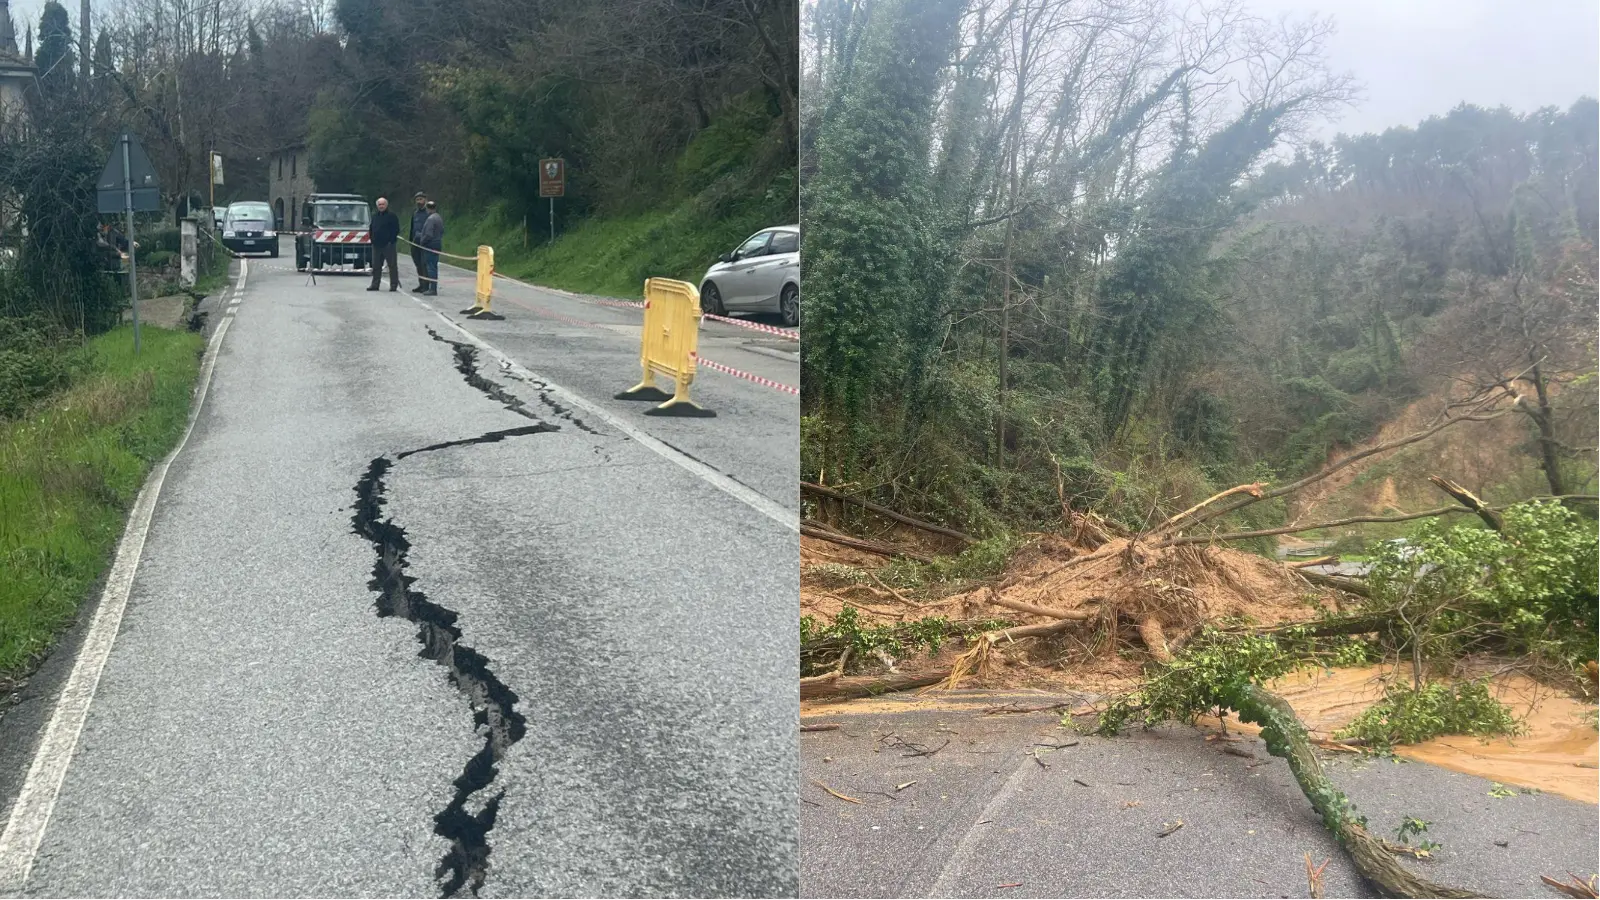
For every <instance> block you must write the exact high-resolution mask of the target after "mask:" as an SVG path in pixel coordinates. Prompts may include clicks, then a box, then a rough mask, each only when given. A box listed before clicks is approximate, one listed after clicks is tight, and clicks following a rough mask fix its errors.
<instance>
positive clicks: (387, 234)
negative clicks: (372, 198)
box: [367, 197, 400, 291]
mask: <svg viewBox="0 0 1600 900" xmlns="http://www.w3.org/2000/svg"><path fill="white" fill-rule="evenodd" d="M370 235H371V237H372V284H371V285H370V286H369V287H368V288H367V290H369V291H375V290H377V289H378V284H379V282H381V281H383V264H384V263H388V264H389V290H391V291H398V290H400V264H399V263H398V262H396V261H395V243H396V242H397V241H399V240H400V219H399V218H398V217H396V216H395V214H394V213H392V212H390V211H389V200H388V198H386V197H379V198H378V212H377V213H376V214H374V215H373V217H372V226H371V231H370Z"/></svg>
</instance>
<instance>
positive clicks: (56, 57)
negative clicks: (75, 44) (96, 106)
mask: <svg viewBox="0 0 1600 900" xmlns="http://www.w3.org/2000/svg"><path fill="white" fill-rule="evenodd" d="M34 66H35V68H36V69H37V70H38V72H39V83H40V85H41V86H42V87H43V88H44V90H45V91H46V93H47V94H50V95H52V96H54V95H55V94H57V93H58V92H60V91H63V90H66V89H69V88H71V87H72V85H73V82H74V80H75V79H76V78H77V75H78V73H77V64H76V61H75V59H74V57H73V53H72V25H71V24H70V22H69V20H68V18H67V11H66V9H65V8H64V7H63V6H62V5H61V4H60V3H58V2H56V0H49V2H47V3H45V5H44V10H43V12H42V13H41V14H40V16H39V50H38V52H37V53H36V54H35V55H34Z"/></svg>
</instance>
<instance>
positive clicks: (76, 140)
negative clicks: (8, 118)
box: [0, 105, 124, 334]
mask: <svg viewBox="0 0 1600 900" xmlns="http://www.w3.org/2000/svg"><path fill="white" fill-rule="evenodd" d="M80 113H81V111H80V110H78V109H77V108H75V107H72V106H70V105H68V106H66V107H65V108H64V109H62V110H59V111H56V113H55V114H54V115H51V116H46V117H43V118H41V120H40V121H39V122H38V124H37V127H35V128H34V129H32V130H31V131H30V132H28V133H27V135H26V136H25V137H16V136H8V137H6V138H5V139H4V140H0V190H5V191H6V192H7V193H8V194H10V195H11V196H13V197H18V198H20V206H21V210H20V211H21V215H22V219H23V220H24V221H26V222H27V223H28V227H27V230H26V232H25V233H24V234H23V235H22V237H21V241H20V245H19V246H18V254H17V260H16V268H15V278H14V279H9V278H8V284H6V285H5V286H4V289H3V291H0V293H3V296H0V301H3V302H4V304H5V306H4V308H0V315H7V316H30V315H36V316H42V317H44V318H45V319H47V320H48V321H49V322H50V323H51V324H52V325H53V326H55V327H58V328H62V329H68V330H77V331H83V332H86V333H88V334H97V333H99V332H102V331H105V330H106V329H109V328H111V327H113V326H114V325H115V324H116V323H117V321H118V319H119V317H120V314H121V311H122V307H123V303H124V301H123V297H122V293H121V291H120V290H119V289H118V286H117V284H116V282H115V280H114V279H113V278H112V277H111V276H109V275H107V274H106V273H105V271H104V270H103V267H104V266H105V265H106V255H105V253H104V251H102V249H101V248H100V247H99V245H98V243H97V229H98V218H97V215H96V213H95V209H96V203H95V182H96V180H97V179H98V178H99V176H100V170H101V168H102V167H103V166H104V163H105V159H104V154H105V150H104V149H103V148H101V147H97V146H95V145H94V144H92V143H91V142H89V141H85V140H84V133H85V131H86V125H85V124H84V122H83V121H81V118H80Z"/></svg>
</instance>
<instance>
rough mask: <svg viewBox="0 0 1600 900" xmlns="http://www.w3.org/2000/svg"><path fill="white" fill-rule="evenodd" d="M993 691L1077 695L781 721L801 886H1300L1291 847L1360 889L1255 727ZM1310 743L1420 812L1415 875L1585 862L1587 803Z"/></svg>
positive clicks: (908, 701)
mask: <svg viewBox="0 0 1600 900" xmlns="http://www.w3.org/2000/svg"><path fill="white" fill-rule="evenodd" d="M1013 702H1015V703H1016V704H1017V705H1018V706H1019V707H1038V706H1044V705H1047V704H1049V703H1053V702H1070V703H1072V704H1073V705H1076V704H1077V702H1078V698H1074V697H1070V696H1061V697H1054V696H1041V695H1039V694H1037V693H1031V692H1022V693H1018V694H1016V695H1006V694H1001V693H995V692H983V691H972V692H960V693H958V694H956V695H955V696H954V697H953V698H952V699H950V700H948V701H943V702H936V703H929V702H928V701H924V700H919V699H918V698H915V697H911V696H905V695H901V696H898V697H884V698H880V699H878V700H875V701H867V702H866V703H856V704H842V705H837V706H827V705H823V704H817V705H815V706H814V707H812V708H809V709H808V710H807V711H806V719H805V721H806V722H807V723H813V722H830V723H838V724H839V725H841V726H842V727H841V728H839V729H838V730H836V731H821V732H811V733H806V734H803V735H801V736H800V739H801V760H802V763H801V776H802V778H803V779H804V784H803V787H802V790H801V794H800V796H801V807H800V810H801V812H800V822H801V829H802V831H803V833H804V834H805V840H804V841H803V842H802V844H801V884H800V890H801V896H804V897H1304V896H1307V884H1306V871H1305V856H1304V854H1307V853H1309V854H1311V856H1312V857H1313V859H1314V860H1315V861H1316V862H1317V863H1321V862H1322V861H1323V860H1329V863H1328V867H1327V869H1326V870H1325V871H1324V873H1323V887H1324V890H1325V892H1326V896H1329V897H1373V896H1378V895H1377V894H1374V893H1371V892H1370V891H1371V890H1372V889H1371V888H1370V887H1369V886H1368V885H1366V884H1365V883H1364V882H1363V881H1362V880H1361V878H1360V877H1359V876H1358V874H1357V873H1356V871H1355V869H1354V866H1353V865H1352V864H1351V863H1350V860H1349V857H1348V856H1347V855H1346V854H1345V853H1344V852H1343V851H1342V850H1341V849H1340V848H1339V846H1338V844H1337V843H1336V842H1335V841H1334V839H1333V838H1332V836H1330V835H1329V834H1328V832H1327V831H1326V829H1324V828H1323V827H1322V824H1321V821H1320V820H1319V819H1318V818H1317V816H1316V814H1315V812H1313V811H1312V809H1311V804H1310V803H1309V802H1308V801H1307V800H1306V799H1305V796H1304V795H1303V794H1301V793H1300V789H1299V788H1298V787H1297V786H1296V785H1295V783H1294V779H1293V776H1292V775H1291V774H1290V772H1289V768H1288V765H1287V764H1286V763H1285V762H1284V761H1283V760H1280V759H1276V758H1273V757H1271V756H1269V755H1268V754H1267V752H1266V748H1265V746H1264V745H1263V744H1262V742H1261V741H1260V740H1259V739H1257V738H1253V737H1247V738H1244V739H1243V740H1241V741H1239V742H1237V743H1234V744H1233V745H1232V746H1233V747H1234V748H1235V749H1238V750H1243V751H1245V752H1247V753H1249V754H1251V756H1248V757H1247V756H1241V755H1233V754H1230V753H1224V752H1222V751H1221V745H1220V744H1218V743H1215V742H1207V741H1206V740H1205V739H1204V738H1205V735H1204V734H1203V733H1202V732H1200V731H1198V730H1196V729H1192V728H1187V727H1180V726H1170V727H1162V728H1158V729H1155V730H1152V731H1148V732H1146V731H1139V730H1137V729H1136V730H1134V731H1133V732H1131V733H1129V734H1127V735H1124V736H1122V737H1117V738H1097V737H1092V736H1086V735H1080V734H1076V733H1074V732H1072V731H1068V730H1066V729H1063V728H1062V727H1061V726H1060V724H1059V722H1058V720H1057V716H1058V715H1059V714H1058V713H1050V712H1041V713H1033V714H1028V715H1003V716H995V715H985V714H984V713H983V710H984V709H985V708H989V707H996V706H1002V705H1005V704H1008V703H1013ZM947 741H948V744H946V743H945V742H947ZM900 742H905V743H907V744H910V745H914V746H915V747H921V748H926V749H928V750H933V751H935V752H934V753H933V754H932V755H931V756H917V755H910V754H912V753H913V752H914V751H912V750H908V749H906V748H905V747H904V746H902V745H901V744H900ZM1067 744H1070V745H1071V746H1062V745H1067ZM941 745H943V749H939V748H940V747H941ZM1035 751H1037V752H1038V757H1039V758H1038V759H1037V760H1035V758H1034V753H1035ZM1330 757H1331V758H1330ZM1330 757H1324V759H1325V761H1326V764H1327V767H1328V773H1329V776H1330V777H1331V778H1332V779H1333V781H1334V783H1335V784H1336V785H1337V786H1338V787H1339V788H1340V789H1341V790H1343V791H1344V792H1345V793H1346V794H1347V795H1348V796H1349V797H1350V799H1351V801H1352V802H1354V803H1355V805H1356V807H1357V812H1358V814H1361V815H1365V816H1367V817H1368V820H1369V821H1370V822H1371V824H1372V828H1373V830H1374V831H1376V832H1379V833H1382V834H1385V835H1389V836H1392V835H1393V834H1394V830H1395V828H1396V827H1398V825H1399V823H1400V821H1401V819H1402V817H1405V816H1414V817H1417V818H1421V819H1424V820H1426V821H1429V822H1431V823H1433V824H1432V826H1431V827H1430V829H1429V831H1428V833H1427V835H1426V837H1427V838H1428V839H1430V840H1434V841H1437V842H1439V843H1441V844H1443V849H1442V850H1440V851H1439V852H1438V854H1437V856H1436V858H1435V859H1433V860H1431V861H1428V862H1424V863H1416V864H1413V867H1414V868H1415V869H1416V870H1417V871H1418V872H1419V873H1421V874H1423V875H1425V876H1426V877H1428V878H1430V879H1432V880H1434V881H1438V882H1442V883H1444V884H1448V885H1452V886H1455V887H1464V888H1467V889H1471V890H1477V891H1480V892H1482V893H1485V894H1487V895H1488V896H1494V897H1545V896H1556V895H1555V894H1553V893H1552V892H1551V891H1550V890H1549V889H1548V888H1546V887H1545V886H1544V885H1543V884H1541V883H1540V881H1539V876H1540V875H1542V874H1543V875H1552V876H1557V877H1560V878H1562V879H1565V878H1566V877H1567V873H1568V872H1569V871H1571V872H1576V873H1578V874H1579V875H1581V876H1583V877H1585V878H1587V877H1589V876H1590V875H1591V874H1593V873H1594V872H1595V871H1597V869H1600V862H1597V859H1596V857H1597V855H1600V851H1597V850H1596V847H1597V846H1600V827H1597V820H1596V815H1595V807H1594V805H1592V804H1588V803H1579V802H1576V801H1573V800H1567V799H1565V798H1562V797H1557V796H1555V795H1551V794H1522V793H1519V794H1516V795H1514V796H1511V797H1494V796H1491V795H1490V793H1489V791H1490V789H1491V785H1492V783H1491V782H1489V781H1486V780H1484V779H1481V778H1476V777H1474V776H1471V775H1463V774H1460V773H1457V772H1452V771H1449V770H1446V769H1441V768H1437V767H1435V766H1431V765H1427V764H1425V763H1418V762H1396V761H1394V760H1385V759H1373V758H1366V759H1361V758H1351V757H1349V756H1345V755H1342V754H1341V755H1330ZM824 786H826V787H827V788H831V789H832V790H834V791H837V792H839V793H841V794H844V795H846V796H849V797H853V798H855V799H857V800H860V801H862V802H860V803H850V802H848V801H844V800H840V799H838V798H837V797H835V796H833V795H831V794H829V793H828V792H827V791H826V790H825V789H824ZM1180 821H1181V822H1182V823H1183V824H1182V827H1181V828H1178V829H1177V830H1172V831H1170V833H1168V834H1167V836H1165V837H1161V836H1160V835H1161V834H1162V832H1166V831H1169V829H1172V828H1173V826H1174V825H1175V824H1176V823H1178V822H1180Z"/></svg>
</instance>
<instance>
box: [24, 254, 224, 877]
mask: <svg viewBox="0 0 1600 900" xmlns="http://www.w3.org/2000/svg"><path fill="white" fill-rule="evenodd" d="M249 274H250V270H249V263H248V262H246V261H245V260H242V259H241V260H240V261H239V281H238V284H237V285H236V287H235V293H234V296H235V297H239V296H241V295H242V294H243V292H244V285H245V280H246V279H247V278H248V277H249ZM230 321H232V317H231V316H224V317H223V319H222V322H221V323H220V324H219V325H218V326H217V330H216V332H215V333H214V334H212V336H211V342H210V345H209V346H207V347H206V356H205V361H204V362H203V363H202V364H201V366H200V380H199V384H198V386H197V388H196V393H195V400H194V405H193V407H192V408H191V409H190V410H189V424H188V427H186V428H185V429H184V432H183V437H182V438H181V439H179V441H178V446H176V447H174V448H173V449H172V452H171V453H169V454H167V457H166V459H163V460H162V461H161V462H160V464H158V465H157V466H156V467H155V469H154V470H153V471H151V473H150V478H149V479H148V480H147V481H146V482H145V485H144V488H143V489H142V490H140V491H139V497H138V499H137V500H135V501H134V504H133V513H132V514H131V515H130V516H129V517H128V527H127V529H126V530H125V531H123V533H122V540H121V541H120V542H118V544H117V556H116V560H115V561H114V562H113V563H112V565H111V574H110V575H109V576H108V577H107V578H106V586H105V590H104V591H102V592H101V594H100V605H99V607H98V608H97V609H96V610H95V613H94V619H93V621H91V622H90V623H89V631H88V633H87V634H85V635H84V638H83V645H82V646H81V647H80V648H79V649H78V658H77V660H76V661H74V663H73V665H72V674H70V675H69V676H68V677H67V684H66V686H65V687H64V688H62V690H61V696H60V698H59V699H58V700H57V701H56V708H55V710H54V711H53V712H52V713H51V715H50V722H49V724H47V725H46V726H45V730H44V737H43V739H42V740H40V742H39V749H38V750H37V751H36V752H35V753H34V757H33V764H32V765H31V766H30V767H29V768H28V777H27V779H26V780H25V781H23V783H22V790H20V791H18V793H17V802H16V805H15V806H13V807H11V817H10V819H9V820H8V821H7V822H6V829H5V831H4V832H0V894H6V895H15V894H19V893H21V891H22V889H23V887H24V886H25V885H26V884H27V881H28V875H29V873H30V872H32V871H33V861H34V858H35V857H36V856H37V855H38V852H39V845H40V843H41V842H42V841H43V840H44V833H45V829H46V828H48V827H49V826H50V816H51V814H52V813H53V812H55V807H56V798H57V797H59V796H60V794H61V785H62V784H63V783H64V782H65V781H66V778H67V768H68V767H69V766H70V765H71V764H72V758H73V755H74V754H75V753H76V752H77V749H78V738H79V736H80V735H81V734H82V733H83V725H84V722H85V721H86V720H87V719H88V718H89V706H90V704H91V703H93V702H94V695H95V690H96V689H97V688H99V686H100V673H101V672H103V671H104V670H105V665H106V660H107V659H109V658H110V656H111V645H112V644H113V643H114V642H115V641H116V639H117V631H118V630H119V629H120V628H121V625H122V613H123V611H124V610H126V609H127V606H128V594H129V592H130V591H131V590H132V588H133V578H134V575H135V573H136V572H137V571H138V568H139V557H140V554H142V553H143V552H144V541H145V537H146V535H148V534H149V532H150V519H151V516H152V515H153V514H154V512H155V506H156V500H157V499H158V498H159V497H160V496H161V485H162V483H163V482H164V481H165V480H166V477H167V469H168V468H169V467H170V466H171V465H172V461H173V460H174V459H176V458H177V456H178V454H179V453H182V452H183V448H184V446H185V445H187V444H188V443H189V435H190V434H192V433H193V432H194V425H195V422H196V421H198V420H199V418H200V409H201V406H202V405H203V404H204V403H205V400H206V392H207V390H209V389H210V387H211V373H212V372H213V371H214V370H215V368H216V365H217V354H218V353H219V352H220V350H221V349H222V338H223V336H224V335H226V334H227V333H228V324H229V322H230Z"/></svg>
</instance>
